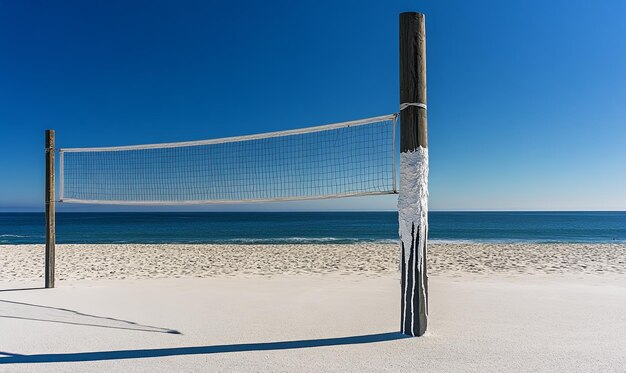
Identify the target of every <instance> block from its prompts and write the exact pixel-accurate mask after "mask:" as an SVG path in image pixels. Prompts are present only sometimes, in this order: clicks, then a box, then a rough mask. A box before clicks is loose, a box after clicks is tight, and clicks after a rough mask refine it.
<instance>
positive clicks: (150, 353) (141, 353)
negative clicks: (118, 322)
mask: <svg viewBox="0 0 626 373" xmlns="http://www.w3.org/2000/svg"><path fill="white" fill-rule="evenodd" d="M405 338H410V337H409V336H407V335H404V334H402V333H399V332H392V333H379V334H367V335H358V336H351V337H339V338H324V339H309V340H297V341H284V342H265V343H243V344H232V345H215V346H194V347H173V348H155V349H140V350H118V351H97V352H75V353H60V354H36V355H18V354H12V353H9V352H0V355H5V356H6V357H0V365H2V364H24V363H62V362H83V361H103V360H124V359H143V358H152V357H165V356H183V355H208V354H218V353H228V352H249V351H272V350H289V349H300V348H313V347H326V346H341V345H356V344H366V343H376V342H386V341H393V340H398V339H405Z"/></svg>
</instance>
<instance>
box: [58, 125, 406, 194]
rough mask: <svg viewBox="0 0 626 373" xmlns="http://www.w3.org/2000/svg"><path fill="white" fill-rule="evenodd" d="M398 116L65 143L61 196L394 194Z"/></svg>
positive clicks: (62, 159) (61, 152)
mask: <svg viewBox="0 0 626 373" xmlns="http://www.w3.org/2000/svg"><path fill="white" fill-rule="evenodd" d="M396 117H397V115H396V114H391V115H385V116H380V117H374V118H367V119H362V120H356V121H350V122H343V123H336V124H329V125H325V126H318V127H309V128H303V129H297V130H288V131H280V132H269V133H263V134H256V135H249V136H238V137H229V138H222V139H213V140H202V141H189V142H178V143H166V144H149V145H132V146H118V147H101V148H66V149H60V150H59V152H60V201H61V202H69V203H102V204H126V205H132V204H155V205H159V204H207V203H236V202H263V201H289V200H304V199H323V198H338V197H350V196H362V195H373V194H392V193H395V192H396V175H395V168H396V167H395V152H396V150H395V148H396V145H395V144H396V129H395V128H396Z"/></svg>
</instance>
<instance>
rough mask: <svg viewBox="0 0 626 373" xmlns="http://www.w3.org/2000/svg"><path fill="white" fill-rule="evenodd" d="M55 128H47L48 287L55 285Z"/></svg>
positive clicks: (46, 276)
mask: <svg viewBox="0 0 626 373" xmlns="http://www.w3.org/2000/svg"><path fill="white" fill-rule="evenodd" d="M54 151H55V149H54V130H46V197H45V202H46V269H45V271H46V273H45V278H46V288H53V287H54V248H55V242H56V237H55V226H54V215H55V209H54V207H55V206H54V196H55V194H54Z"/></svg>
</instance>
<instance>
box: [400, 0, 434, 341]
mask: <svg viewBox="0 0 626 373" xmlns="http://www.w3.org/2000/svg"><path fill="white" fill-rule="evenodd" d="M398 216H399V223H400V241H401V251H402V263H401V270H402V274H401V287H402V304H401V309H402V311H401V312H402V319H401V331H402V333H404V334H407V335H411V336H421V335H423V334H424V333H425V332H426V326H427V321H428V320H427V316H428V275H427V273H426V245H427V237H428V139H427V120H426V27H425V19H424V15H423V14H420V13H413V12H411V13H401V14H400V191H399V196H398Z"/></svg>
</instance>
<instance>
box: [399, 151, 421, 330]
mask: <svg viewBox="0 0 626 373" xmlns="http://www.w3.org/2000/svg"><path fill="white" fill-rule="evenodd" d="M398 220H399V227H400V229H399V235H400V241H401V242H402V249H403V250H402V252H403V255H402V260H403V261H404V262H403V263H402V265H401V268H402V271H403V273H402V277H403V278H404V279H406V281H404V289H403V291H402V294H403V299H402V304H404V305H405V307H409V309H408V310H406V311H405V312H403V315H402V317H403V320H402V326H403V328H405V325H406V319H405V318H406V315H407V314H410V315H411V316H412V317H411V320H410V330H402V331H403V332H406V333H407V334H411V335H415V334H414V333H413V332H412V331H413V330H415V318H416V315H415V313H416V311H417V310H415V304H416V302H415V294H416V292H419V293H420V294H421V296H422V299H427V296H426V288H425V283H426V281H418V276H419V275H420V274H419V273H417V271H410V269H415V268H423V266H425V263H424V260H425V258H426V237H427V234H428V149H427V148H423V147H421V146H420V147H418V148H417V149H415V150H414V151H409V152H404V153H401V154H400V194H399V196H398ZM416 273H417V275H416ZM423 276H424V278H426V277H427V275H426V273H423ZM418 283H419V289H417V288H416V287H417V286H418ZM407 297H410V298H411V299H407ZM425 310H426V314H428V304H426V305H425Z"/></svg>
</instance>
